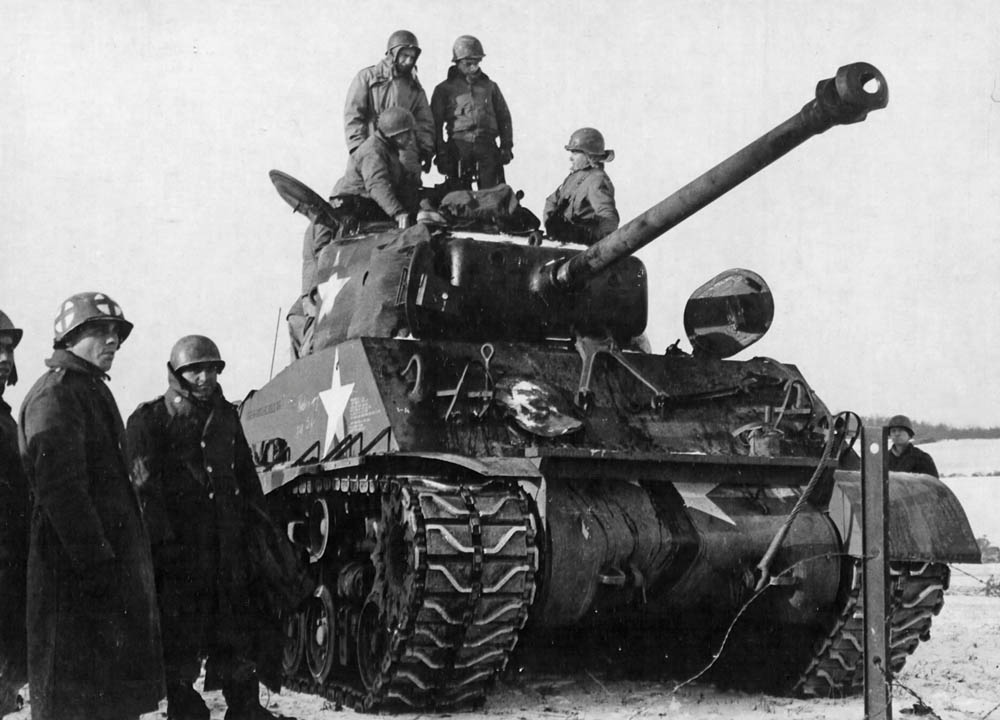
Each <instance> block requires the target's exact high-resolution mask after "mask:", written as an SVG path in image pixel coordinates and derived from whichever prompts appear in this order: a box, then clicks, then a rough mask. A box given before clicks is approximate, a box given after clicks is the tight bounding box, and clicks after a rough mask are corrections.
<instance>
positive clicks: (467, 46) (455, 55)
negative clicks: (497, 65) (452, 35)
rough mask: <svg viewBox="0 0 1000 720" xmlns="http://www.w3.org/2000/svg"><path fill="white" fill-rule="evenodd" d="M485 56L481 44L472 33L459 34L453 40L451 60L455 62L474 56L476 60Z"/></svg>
mask: <svg viewBox="0 0 1000 720" xmlns="http://www.w3.org/2000/svg"><path fill="white" fill-rule="evenodd" d="M484 57H486V53H485V52H483V44H482V43H481V42H479V39H478V38H475V37H473V36H472V35H461V36H459V38H458V40H456V41H455V45H454V46H453V47H452V49H451V61H452V62H453V63H457V62H458V61H459V60H465V59H466V58H476V59H477V60H482V59H483V58H484Z"/></svg>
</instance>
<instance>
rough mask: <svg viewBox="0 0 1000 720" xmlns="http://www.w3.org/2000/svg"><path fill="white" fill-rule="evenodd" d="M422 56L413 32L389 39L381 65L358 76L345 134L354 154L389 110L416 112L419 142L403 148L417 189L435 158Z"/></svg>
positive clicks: (400, 32)
mask: <svg viewBox="0 0 1000 720" xmlns="http://www.w3.org/2000/svg"><path fill="white" fill-rule="evenodd" d="M419 57H420V44H419V43H418V42H417V36H416V35H414V34H413V33H411V32H410V31H409V30H397V31H396V32H394V33H393V34H392V35H390V36H389V41H388V42H387V43H386V52H385V57H384V58H382V60H381V62H379V63H378V64H377V65H371V66H369V67H366V68H364V69H363V70H361V71H360V72H359V73H358V74H357V75H356V76H355V77H354V80H353V81H352V82H351V86H350V88H349V89H348V90H347V102H346V103H345V104H344V135H345V137H346V139H347V151H348V152H349V153H350V154H351V155H353V154H354V153H355V152H356V151H357V150H358V148H360V147H361V145H362V143H364V141H365V140H367V139H368V138H369V137H371V135H372V134H373V133H374V131H375V128H376V126H377V122H378V119H379V117H381V115H382V113H384V112H385V111H386V110H387V109H388V108H391V107H401V108H403V109H405V110H408V111H409V112H410V113H412V115H413V117H414V123H415V135H416V142H415V143H414V144H413V145H412V146H409V147H406V148H403V149H402V151H401V152H402V155H401V159H402V162H403V166H404V167H405V168H406V171H407V173H409V174H410V175H412V176H413V177H414V179H415V181H416V185H417V187H419V186H420V171H421V168H422V169H423V170H425V171H426V170H430V168H431V159H432V158H433V157H434V117H433V116H432V115H431V108H430V105H429V104H428V102H427V93H426V92H424V88H423V86H422V85H421V84H420V81H419V80H418V79H417V72H416V71H417V58H419Z"/></svg>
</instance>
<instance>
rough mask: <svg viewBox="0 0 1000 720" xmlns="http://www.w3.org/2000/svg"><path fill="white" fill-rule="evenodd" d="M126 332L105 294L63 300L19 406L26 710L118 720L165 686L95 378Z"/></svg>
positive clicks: (134, 506)
mask: <svg viewBox="0 0 1000 720" xmlns="http://www.w3.org/2000/svg"><path fill="white" fill-rule="evenodd" d="M131 332H132V323H130V322H129V321H128V320H126V319H125V316H124V315H123V314H122V311H121V308H120V307H119V306H118V304H117V303H115V301H114V300H112V299H111V298H110V297H108V296H107V295H105V294H103V293H98V292H86V293H79V294H77V295H73V296H71V297H70V298H69V299H67V300H66V301H65V302H64V303H63V304H62V305H61V306H60V309H59V314H58V316H57V317H56V321H55V341H54V343H53V346H54V348H55V351H54V352H53V353H52V357H51V358H49V359H48V360H46V361H45V364H46V365H48V367H49V370H48V372H46V373H45V374H44V375H42V377H41V378H39V379H38V381H37V382H36V383H35V384H34V386H33V387H32V388H31V390H29V391H28V395H27V397H25V399H24V404H23V405H22V406H21V415H20V436H19V439H20V449H21V458H22V461H23V463H24V468H25V471H26V474H27V476H28V483H29V486H30V487H31V490H32V494H33V498H34V504H33V507H32V513H31V545H30V550H29V554H28V609H27V621H28V676H29V677H28V681H29V684H30V686H31V717H32V718H34V720H74V719H76V718H79V719H80V720H123V719H124V718H129V717H131V718H136V717H138V716H139V715H140V714H141V713H145V712H150V711H154V710H156V708H157V705H158V704H159V701H160V698H161V697H162V696H163V665H162V651H161V647H160V623H159V617H158V613H157V608H156V588H155V586H154V579H153V562H152V558H151V557H150V552H149V537H148V536H147V534H146V527H145V525H144V524H143V522H142V516H141V514H140V511H139V505H138V502H137V500H136V496H135V492H134V491H133V489H132V485H131V483H130V482H129V477H128V466H127V464H126V458H125V450H124V448H125V431H124V428H123V427H122V419H121V415H120V414H119V413H118V406H117V405H116V404H115V399H114V397H113V396H112V395H111V391H110V390H108V387H107V385H105V380H106V379H107V375H106V373H107V372H108V370H110V369H111V365H112V363H113V362H114V359H115V353H116V352H117V351H118V349H119V347H120V346H121V344H122V343H123V342H124V341H125V339H126V338H128V336H129V333H131Z"/></svg>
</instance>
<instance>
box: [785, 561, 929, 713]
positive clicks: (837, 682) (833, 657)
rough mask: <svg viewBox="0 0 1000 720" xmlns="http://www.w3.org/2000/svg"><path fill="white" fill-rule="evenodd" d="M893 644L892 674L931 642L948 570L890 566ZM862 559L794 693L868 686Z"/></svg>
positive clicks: (848, 691) (838, 692)
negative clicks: (931, 630) (929, 640)
mask: <svg viewBox="0 0 1000 720" xmlns="http://www.w3.org/2000/svg"><path fill="white" fill-rule="evenodd" d="M889 574H890V578H889V581H890V585H889V593H890V600H889V620H890V623H891V626H892V631H891V635H890V640H889V646H890V654H891V662H890V667H891V670H892V673H893V674H896V673H898V672H899V671H900V670H902V668H903V666H904V665H905V664H906V658H907V657H908V656H909V655H911V654H912V653H913V651H914V650H915V649H916V648H917V645H919V644H920V641H921V640H928V639H929V638H930V629H931V621H932V619H933V617H934V616H935V615H937V614H938V613H939V612H940V611H941V607H942V606H943V605H944V591H945V590H947V588H948V580H949V570H948V566H947V565H944V564H940V563H920V562H893V563H890V567H889ZM862 597H863V595H862V568H861V561H860V560H855V561H854V565H853V567H852V568H851V587H850V590H849V593H848V596H847V600H846V601H845V603H844V606H843V608H842V610H841V612H840V614H839V615H838V617H837V620H836V622H835V623H834V625H833V627H832V628H831V630H830V632H829V633H828V634H827V635H826V636H825V637H824V638H822V639H821V640H820V641H819V642H817V644H816V646H815V649H814V654H813V657H812V659H811V661H810V662H809V665H808V666H807V667H806V669H805V671H804V672H803V673H802V674H801V675H800V676H799V678H798V680H797V682H796V683H795V686H794V688H793V692H794V693H795V694H797V695H803V696H807V697H843V696H847V695H854V694H857V693H858V692H861V690H862V689H863V687H864V663H863V662H862V661H863V659H864V633H865V624H864V604H863V600H862Z"/></svg>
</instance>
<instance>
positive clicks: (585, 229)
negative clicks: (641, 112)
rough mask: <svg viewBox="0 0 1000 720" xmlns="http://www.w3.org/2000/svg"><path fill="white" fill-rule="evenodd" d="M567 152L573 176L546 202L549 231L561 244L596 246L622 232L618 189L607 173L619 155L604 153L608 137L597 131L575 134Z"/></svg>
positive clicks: (584, 130) (611, 151)
mask: <svg viewBox="0 0 1000 720" xmlns="http://www.w3.org/2000/svg"><path fill="white" fill-rule="evenodd" d="M566 149H567V150H569V156H570V160H569V165H570V173H569V175H568V176H567V177H566V179H565V180H563V182H562V185H560V186H559V187H558V188H557V189H556V191H555V192H554V193H552V194H551V195H549V196H548V197H547V198H546V199H545V213H544V221H545V230H546V233H547V234H548V236H549V237H551V238H553V239H555V240H558V241H560V242H576V243H582V244H584V245H593V244H594V243H595V242H597V241H598V240H600V239H601V238H603V237H605V236H606V235H608V234H610V233H612V232H614V231H615V230H616V229H618V220H619V218H618V209H617V208H616V207H615V186H614V185H612V183H611V178H609V177H608V174H607V173H606V172H604V163H606V162H611V161H612V160H614V159H615V151H614V150H605V149H604V136H603V135H601V133H600V132H598V131H597V130H595V129H594V128H580V129H579V130H577V131H576V132H574V133H573V134H572V135H570V138H569V142H568V143H567V144H566Z"/></svg>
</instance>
